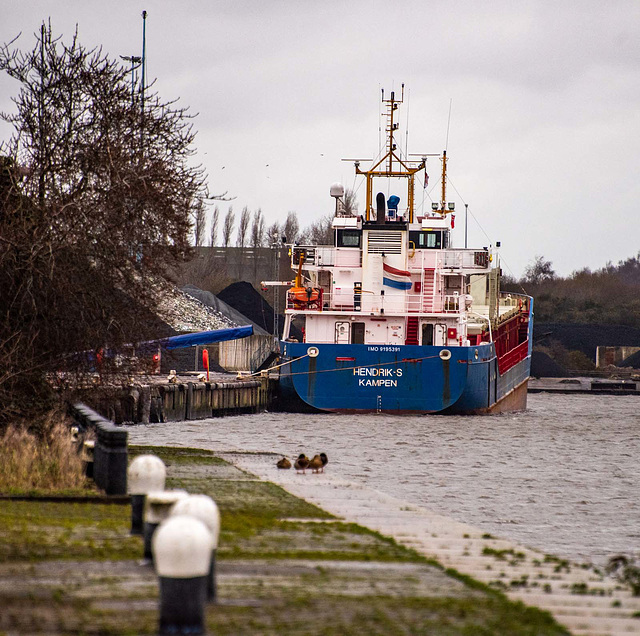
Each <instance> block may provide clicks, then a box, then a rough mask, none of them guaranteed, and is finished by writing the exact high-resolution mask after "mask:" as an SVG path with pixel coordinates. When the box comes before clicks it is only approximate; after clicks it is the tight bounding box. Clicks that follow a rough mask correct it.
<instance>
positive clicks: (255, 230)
mask: <svg viewBox="0 0 640 636" xmlns="http://www.w3.org/2000/svg"><path fill="white" fill-rule="evenodd" d="M263 244H264V215H263V214H262V210H261V209H260V208H258V209H257V210H256V211H255V212H254V213H253V224H252V226H251V247H254V248H255V247H262V246H263Z"/></svg>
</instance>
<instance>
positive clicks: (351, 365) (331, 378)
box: [280, 342, 531, 413]
mask: <svg viewBox="0 0 640 636" xmlns="http://www.w3.org/2000/svg"><path fill="white" fill-rule="evenodd" d="M310 346H314V347H316V348H317V349H318V352H319V353H318V355H317V357H309V356H308V355H307V352H308V349H309V347H310ZM443 350H445V347H433V346H419V345H401V346H391V345H350V344H349V345H344V344H341V345H335V344H319V345H311V344H309V343H292V342H283V343H281V352H282V355H283V359H284V360H290V361H292V362H291V363H290V364H287V365H285V366H284V367H283V369H282V371H281V376H280V388H281V393H282V401H283V403H284V404H285V405H286V403H287V402H288V401H293V400H295V398H296V397H297V398H300V399H301V400H302V402H303V403H304V404H305V405H307V406H308V407H312V408H313V409H317V410H320V411H330V412H395V413H442V412H446V413H484V412H487V413H489V412H495V411H497V410H501V409H497V408H496V407H497V406H498V405H499V404H500V403H501V401H503V400H505V399H506V398H510V402H509V405H505V406H508V408H507V409H505V410H518V409H523V408H524V407H525V406H526V383H527V379H528V378H529V369H530V364H531V357H530V355H529V356H527V357H526V358H525V359H524V360H521V361H520V362H518V363H517V364H516V365H515V366H513V367H512V368H511V369H509V370H508V371H507V372H506V373H505V374H503V375H500V374H499V372H498V365H497V359H496V356H495V349H494V346H493V344H484V345H479V346H474V347H452V348H450V349H446V351H449V352H450V353H451V357H450V358H449V359H448V360H443V359H442V358H441V357H440V352H441V351H443ZM476 353H477V356H476ZM298 358H299V359H298ZM523 395H524V402H523ZM295 410H297V409H295Z"/></svg>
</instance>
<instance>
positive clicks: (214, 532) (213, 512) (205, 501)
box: [171, 495, 220, 603]
mask: <svg viewBox="0 0 640 636" xmlns="http://www.w3.org/2000/svg"><path fill="white" fill-rule="evenodd" d="M174 515H189V516H191V517H195V518H196V519H199V520H200V521H202V523H204V524H205V526H207V529H208V530H209V532H210V533H211V539H212V547H211V567H210V569H209V576H208V577H207V598H208V599H209V600H210V601H212V602H214V603H215V601H216V598H217V596H218V592H217V585H216V552H217V550H218V539H219V538H220V511H219V510H218V506H217V505H216V502H215V501H214V500H213V499H211V497H208V496H207V495H189V496H188V497H185V498H184V499H180V501H177V502H176V503H175V504H174V505H173V508H171V516H174Z"/></svg>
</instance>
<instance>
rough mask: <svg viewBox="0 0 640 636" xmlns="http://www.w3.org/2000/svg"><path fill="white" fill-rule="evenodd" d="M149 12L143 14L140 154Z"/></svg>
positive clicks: (142, 136) (142, 139) (142, 140)
mask: <svg viewBox="0 0 640 636" xmlns="http://www.w3.org/2000/svg"><path fill="white" fill-rule="evenodd" d="M146 69H147V12H146V11H143V12H142V86H141V87H140V97H141V99H140V152H142V148H143V146H144V89H145V84H146V81H147V73H146Z"/></svg>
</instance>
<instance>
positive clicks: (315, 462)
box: [309, 455, 322, 473]
mask: <svg viewBox="0 0 640 636" xmlns="http://www.w3.org/2000/svg"><path fill="white" fill-rule="evenodd" d="M309 468H311V470H313V472H314V473H319V472H320V469H321V468H322V460H321V459H320V455H314V456H313V459H312V460H311V461H310V462H309Z"/></svg>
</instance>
